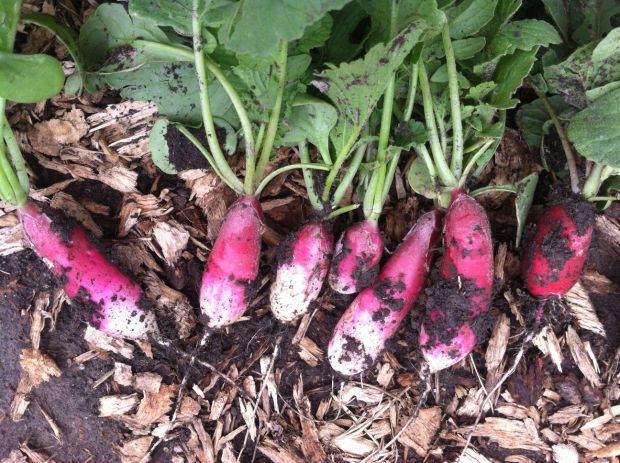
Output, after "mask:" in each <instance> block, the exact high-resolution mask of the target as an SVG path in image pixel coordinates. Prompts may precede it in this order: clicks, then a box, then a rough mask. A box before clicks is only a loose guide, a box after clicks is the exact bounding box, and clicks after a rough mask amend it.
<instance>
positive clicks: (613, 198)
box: [586, 193, 620, 203]
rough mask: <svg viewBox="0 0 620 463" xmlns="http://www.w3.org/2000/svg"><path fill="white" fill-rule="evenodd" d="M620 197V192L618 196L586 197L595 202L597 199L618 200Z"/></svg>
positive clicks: (587, 199)
mask: <svg viewBox="0 0 620 463" xmlns="http://www.w3.org/2000/svg"><path fill="white" fill-rule="evenodd" d="M619 199H620V193H619V194H618V195H617V196H590V197H589V198H586V201H590V202H592V203H593V202H595V201H617V200H619Z"/></svg>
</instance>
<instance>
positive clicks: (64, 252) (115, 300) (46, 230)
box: [17, 202, 159, 340]
mask: <svg viewBox="0 0 620 463" xmlns="http://www.w3.org/2000/svg"><path fill="white" fill-rule="evenodd" d="M17 214H18V216H19V218H20V220H21V223H22V224H23V226H24V235H25V237H26V239H27V241H28V242H29V244H30V246H31V247H32V249H34V251H35V252H36V253H37V254H38V255H39V256H40V257H41V258H42V259H44V260H45V261H46V262H47V263H49V264H50V266H51V268H52V270H53V271H54V273H56V275H58V276H60V277H61V278H62V279H63V280H64V287H65V290H66V291H67V294H68V295H69V296H70V297H72V298H73V297H79V298H81V299H83V300H87V301H91V302H92V303H93V304H95V306H96V308H95V311H94V312H93V318H92V320H93V324H94V325H95V326H96V327H97V328H98V329H100V330H101V331H103V332H104V333H106V334H109V335H110V336H114V337H117V338H127V339H139V340H145V339H147V338H148V337H149V336H150V335H156V334H158V332H159V331H158V329H157V323H156V321H155V315H154V314H153V312H151V311H150V310H149V303H148V300H147V299H146V298H145V297H144V295H143V293H142V291H141V289H140V287H139V286H138V285H137V284H136V283H135V282H134V281H133V280H132V279H131V278H129V277H128V276H127V275H125V274H123V273H122V272H121V271H120V269H119V268H118V267H117V266H116V265H114V264H112V263H111V262H110V261H109V260H108V259H107V258H106V257H105V256H104V255H103V254H102V253H101V251H99V250H98V249H97V248H96V247H95V245H94V244H93V242H91V240H90V239H89V237H88V235H87V232H86V230H85V229H84V228H82V227H80V226H78V225H71V226H69V227H65V226H64V220H63V219H64V217H63V216H62V215H61V214H60V213H59V212H58V211H54V210H52V209H51V208H47V207H45V208H44V207H41V206H39V205H38V204H35V203H32V202H31V203H28V204H26V205H25V206H23V207H20V208H19V209H17Z"/></svg>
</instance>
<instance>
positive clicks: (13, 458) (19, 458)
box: [0, 449, 28, 463]
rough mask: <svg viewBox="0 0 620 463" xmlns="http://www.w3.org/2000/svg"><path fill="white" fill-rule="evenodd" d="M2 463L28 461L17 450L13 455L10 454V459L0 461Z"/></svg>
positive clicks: (25, 462) (26, 462)
mask: <svg viewBox="0 0 620 463" xmlns="http://www.w3.org/2000/svg"><path fill="white" fill-rule="evenodd" d="M0 463H28V460H27V459H26V456H25V455H24V454H23V453H22V452H20V451H19V450H17V449H15V450H12V451H11V453H9V456H8V457H6V458H3V459H2V460H0Z"/></svg>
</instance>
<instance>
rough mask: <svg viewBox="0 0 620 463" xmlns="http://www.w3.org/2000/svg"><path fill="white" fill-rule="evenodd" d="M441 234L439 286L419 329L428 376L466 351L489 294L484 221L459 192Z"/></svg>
mask: <svg viewBox="0 0 620 463" xmlns="http://www.w3.org/2000/svg"><path fill="white" fill-rule="evenodd" d="M443 235H444V236H443V243H444V248H445V254H444V258H443V264H442V268H441V272H442V276H443V281H442V282H440V283H439V284H438V285H436V286H435V287H434V288H433V290H432V291H431V294H430V296H429V299H428V301H427V305H426V306H427V311H426V315H425V316H424V319H423V322H422V324H421V327H420V345H421V347H422V354H423V355H424V358H425V359H426V361H427V362H428V364H429V366H430V370H431V371H439V370H442V369H444V368H448V367H449V366H451V365H454V364H455V363H457V362H459V361H460V360H461V359H463V358H464V357H465V356H466V355H467V354H468V353H469V352H471V350H472V349H473V348H474V345H475V344H476V338H477V336H478V334H479V332H480V329H481V325H482V322H483V321H484V320H485V317H484V316H483V315H482V314H484V313H486V312H488V311H489V308H490V305H491V292H492V289H493V243H492V241H491V228H490V226H489V221H488V219H487V216H486V214H485V212H484V209H482V207H481V206H480V204H478V202H477V201H476V200H474V199H473V198H472V197H470V196H468V195H467V194H466V193H465V192H464V191H463V190H462V189H456V190H454V191H453V193H452V201H451V204H450V207H449V208H448V212H447V214H446V217H445V220H444V229H443Z"/></svg>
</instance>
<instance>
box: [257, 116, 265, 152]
mask: <svg viewBox="0 0 620 463" xmlns="http://www.w3.org/2000/svg"><path fill="white" fill-rule="evenodd" d="M264 139H265V123H264V122H262V123H261V125H260V127H259V128H258V135H256V152H258V151H260V149H261V146H263V140H264Z"/></svg>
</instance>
